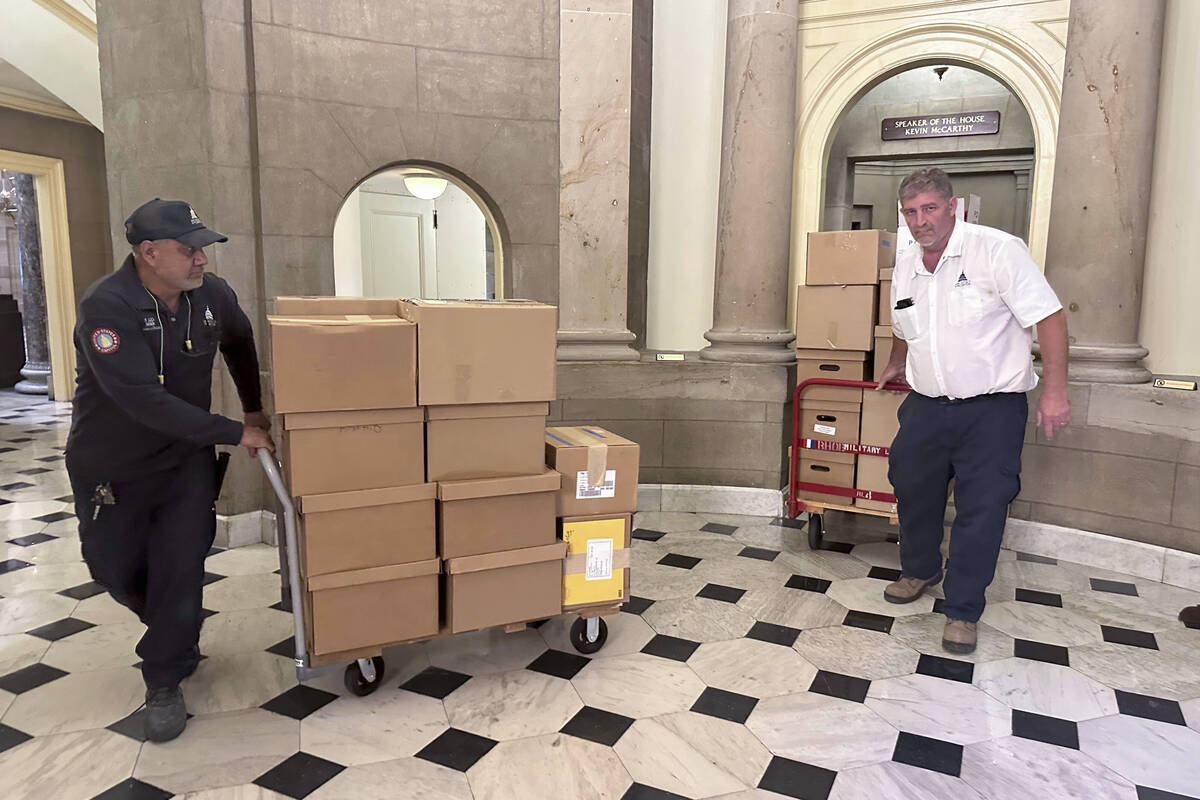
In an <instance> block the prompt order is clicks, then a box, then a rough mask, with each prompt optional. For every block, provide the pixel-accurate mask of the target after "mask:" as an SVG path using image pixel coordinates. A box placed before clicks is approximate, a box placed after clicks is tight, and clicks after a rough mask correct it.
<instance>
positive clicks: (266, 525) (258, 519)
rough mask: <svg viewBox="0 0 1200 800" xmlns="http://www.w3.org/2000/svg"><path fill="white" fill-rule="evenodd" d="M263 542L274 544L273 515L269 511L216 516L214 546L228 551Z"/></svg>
mask: <svg viewBox="0 0 1200 800" xmlns="http://www.w3.org/2000/svg"><path fill="white" fill-rule="evenodd" d="M263 542H266V543H268V544H274V543H275V515H274V514H272V513H271V512H270V511H247V512H245V513H242V514H217V535H216V538H215V539H214V540H213V544H214V545H215V546H217V547H220V548H221V549H223V550H228V549H230V548H232V547H245V546H246V545H250V544H262V543H263Z"/></svg>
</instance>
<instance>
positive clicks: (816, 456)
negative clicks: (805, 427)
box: [796, 450, 854, 506]
mask: <svg viewBox="0 0 1200 800" xmlns="http://www.w3.org/2000/svg"><path fill="white" fill-rule="evenodd" d="M810 453H811V455H810ZM796 480H797V481H798V482H801V483H820V484H823V485H825V486H837V487H841V488H843V489H853V488H854V455H853V454H852V453H826V452H822V451H818V450H805V451H804V452H802V453H801V454H800V474H799V475H798V476H797V478H796ZM799 495H800V497H801V498H802V499H808V500H818V501H820V502H822V503H828V504H830V505H838V506H848V505H851V504H852V501H853V498H850V497H842V496H840V495H836V494H824V493H821V492H810V491H805V490H803V489H802V490H800V492H799Z"/></svg>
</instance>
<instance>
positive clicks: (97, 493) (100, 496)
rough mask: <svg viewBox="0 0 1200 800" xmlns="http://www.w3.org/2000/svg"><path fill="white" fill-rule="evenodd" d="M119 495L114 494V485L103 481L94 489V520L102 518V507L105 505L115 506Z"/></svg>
mask: <svg viewBox="0 0 1200 800" xmlns="http://www.w3.org/2000/svg"><path fill="white" fill-rule="evenodd" d="M116 504H117V496H116V495H115V494H113V490H112V485H111V484H108V483H102V484H100V485H99V486H97V487H96V488H95V490H93V491H92V508H93V509H94V510H93V511H92V522H95V521H96V520H98V519H99V518H100V509H102V508H104V507H105V506H115V505H116Z"/></svg>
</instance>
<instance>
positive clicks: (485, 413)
mask: <svg viewBox="0 0 1200 800" xmlns="http://www.w3.org/2000/svg"><path fill="white" fill-rule="evenodd" d="M270 323H271V337H272V357H273V365H272V366H273V369H272V372H273V377H274V386H275V409H276V413H278V414H281V415H282V416H283V425H282V427H283V437H282V450H281V454H282V460H283V464H284V472H285V476H286V478H287V480H288V483H289V486H288V489H289V491H290V493H291V494H292V495H293V497H295V498H297V506H298V509H299V511H300V516H301V525H300V542H299V549H300V553H299V554H298V557H299V559H300V565H301V573H302V576H303V581H304V587H303V588H304V590H305V593H304V594H305V607H306V611H307V612H308V613H307V615H306V616H307V619H308V623H309V627H310V629H309V632H308V633H309V637H310V642H311V644H312V652H313V653H314V655H316V656H318V657H324V658H326V659H329V658H332V657H333V656H334V655H336V656H338V657H339V658H344V657H347V656H353V655H355V654H357V653H365V652H372V651H375V652H377V651H378V649H379V647H380V646H382V645H385V644H390V643H392V642H398V641H404V640H407V639H418V638H426V637H430V636H434V635H437V634H438V633H439V631H443V630H447V631H450V632H458V631H463V630H473V629H476V628H481V627H486V626H489V625H494V624H498V623H501V622H503V623H508V622H515V621H522V620H527V619H535V618H542V617H547V616H553V615H555V614H557V613H559V610H560V609H561V562H562V558H563V553H564V550H565V545H564V544H562V543H561V542H558V541H557V539H556V524H555V498H556V496H557V494H558V490H559V486H560V476H559V475H558V474H557V473H555V472H553V471H548V470H546V469H545V467H544V459H543V453H542V433H543V430H544V427H545V418H546V414H547V411H548V402H549V401H550V400H552V399H553V398H554V367H555V364H554V350H555V332H556V328H557V319H556V312H555V309H554V307H553V306H546V305H542V304H539V303H533V302H526V301H506V302H470V301H432V300H422V301H396V300H374V299H361V298H327V297H323V298H279V299H278V300H276V313H275V315H273V316H272V317H271V318H270ZM442 573H444V577H440V575H441V574H442ZM441 583H444V586H443V593H444V602H441V603H440V602H439V585H440V584H441ZM443 608H444V610H445V614H444V615H440V613H439V612H440V610H441V609H443Z"/></svg>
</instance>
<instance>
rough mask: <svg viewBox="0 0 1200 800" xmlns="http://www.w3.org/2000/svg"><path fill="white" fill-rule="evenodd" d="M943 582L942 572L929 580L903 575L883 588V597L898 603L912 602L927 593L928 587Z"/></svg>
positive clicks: (890, 601)
mask: <svg viewBox="0 0 1200 800" xmlns="http://www.w3.org/2000/svg"><path fill="white" fill-rule="evenodd" d="M941 582H942V573H940V572H939V573H938V574H937V575H934V576H933V577H932V578H930V579H929V580H921V579H920V578H909V577H903V576H902V577H901V578H900V580H898V581H893V582H892V583H889V584H888V585H887V588H885V589H884V590H883V599H884V600H887V601H888V602H889V603H896V604H897V605H900V604H903V603H911V602H912V601H914V600H916V599H917V598H919V597H920V596H921V595H923V594H925V590H926V589H928V588H929V587H931V586H937V585H938V584H939V583H941Z"/></svg>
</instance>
